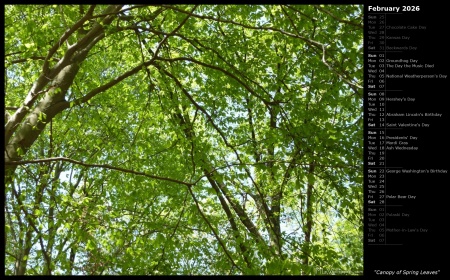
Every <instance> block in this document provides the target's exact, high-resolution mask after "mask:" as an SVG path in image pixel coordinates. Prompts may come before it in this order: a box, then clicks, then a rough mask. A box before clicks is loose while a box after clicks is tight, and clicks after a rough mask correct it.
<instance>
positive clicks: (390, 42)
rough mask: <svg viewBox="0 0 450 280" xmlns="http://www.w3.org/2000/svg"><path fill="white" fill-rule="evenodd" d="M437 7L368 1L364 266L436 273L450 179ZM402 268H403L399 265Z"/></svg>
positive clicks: (445, 65) (446, 82) (448, 87)
mask: <svg viewBox="0 0 450 280" xmlns="http://www.w3.org/2000/svg"><path fill="white" fill-rule="evenodd" d="M446 17H447V16H444V13H443V12H440V11H439V8H438V7H437V6H432V5H431V4H430V5H426V6H424V5H421V6H384V5H378V6H377V5H367V6H366V7H365V42H364V43H365V53H364V58H365V95H364V108H365V109H364V116H365V118H364V119H365V123H364V125H365V127H364V129H365V133H364V137H365V139H364V141H365V150H364V157H365V159H364V160H365V167H364V173H365V174H364V175H365V190H364V195H365V198H364V202H365V209H364V210H365V232H364V244H365V272H367V274H369V275H370V274H377V275H380V274H390V272H395V273H397V274H405V272H406V274H408V271H413V272H415V271H417V273H418V274H419V271H420V274H430V275H440V274H442V270H443V268H444V266H443V261H442V259H441V257H440V254H438V250H439V248H440V247H442V246H444V243H445V240H444V239H443V232H444V231H445V230H444V228H445V223H447V220H448V218H447V216H446V212H447V211H445V210H444V208H445V204H446V202H447V199H446V198H445V195H444V193H447V189H448V187H449V186H450V182H449V176H448V175H449V174H448V172H449V164H448V154H449V152H448V151H449V148H448V142H449V140H448V136H446V135H447V133H448V131H450V129H449V128H450V126H449V124H448V121H449V118H448V116H449V109H448V108H449V104H448V97H447V96H448V95H449V94H450V78H449V71H448V69H449V66H450V64H449V52H448V50H447V49H448V48H449V46H447V45H446V43H444V41H443V40H444V39H443V36H446V35H444V33H447V32H445V31H444V30H447V29H446V27H448V24H447V23H446V22H445V18H446ZM402 271H403V272H402Z"/></svg>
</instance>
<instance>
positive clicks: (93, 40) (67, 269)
mask: <svg viewBox="0 0 450 280" xmlns="http://www.w3.org/2000/svg"><path fill="white" fill-rule="evenodd" d="M90 12H91V14H89V13H90ZM82 18H84V21H80V20H81V19H82ZM66 35H67V36H66ZM362 36H363V29H362V7H361V6H357V5H329V6H313V5H198V6H193V5H173V6H163V7H161V6H151V5H149V6H145V5H124V6H102V5H97V6H95V7H93V6H89V5H7V6H5V66H6V70H5V91H6V95H5V103H6V106H7V107H21V106H23V107H22V108H21V109H18V110H17V112H9V113H11V115H13V114H14V113H16V116H17V117H16V118H15V119H14V120H13V119H12V118H11V121H8V122H7V123H6V125H5V139H7V142H6V143H5V151H7V154H8V156H6V157H5V161H6V165H5V168H6V170H5V181H6V183H7V184H6V190H5V194H6V200H5V201H6V207H5V209H6V211H5V221H6V227H5V233H6V240H7V241H6V248H5V251H6V255H5V273H6V274H8V275H9V274H34V275H36V274H53V275H69V274H74V275H100V274H101V275H107V274H114V275H116V274H117V275H167V274H178V275H180V274H193V275H199V274H223V275H229V274H236V275H241V274H249V275H263V274H273V275H281V274H286V275H311V274H340V272H342V271H346V272H348V273H349V274H358V272H359V271H361V270H362V244H363V243H362V184H363V182H362V140H361V139H362V128H363V126H362V108H361V106H362V99H361V97H362V87H361V85H362V79H363V74H362V64H363V62H362ZM61 38H63V39H62V40H61ZM324 50H325V52H324ZM60 65H63V66H64V67H60ZM27 94H28V95H27ZM61 97H63V98H61ZM25 106H26V107H25ZM21 110H22V111H21ZM21 112H23V113H21ZM30 128H31V129H30ZM33 128H34V129H33ZM17 160H19V161H20V160H21V161H22V162H19V163H17ZM30 162H31V163H30Z"/></svg>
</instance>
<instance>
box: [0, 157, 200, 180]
mask: <svg viewBox="0 0 450 280" xmlns="http://www.w3.org/2000/svg"><path fill="white" fill-rule="evenodd" d="M52 161H66V162H70V163H74V164H78V165H81V166H85V167H99V168H105V169H110V170H117V171H121V172H124V173H130V174H135V175H139V176H145V177H148V178H152V179H157V180H162V181H169V182H173V183H177V184H181V185H185V186H193V185H194V184H193V183H187V182H183V181H179V180H176V179H171V178H166V177H160V176H155V175H150V174H147V173H145V172H140V171H135V170H132V169H125V168H121V167H116V166H112V165H109V164H91V163H85V162H82V161H78V160H74V159H70V158H66V157H53V158H44V159H35V160H22V161H10V162H5V165H24V164H33V163H41V162H52Z"/></svg>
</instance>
